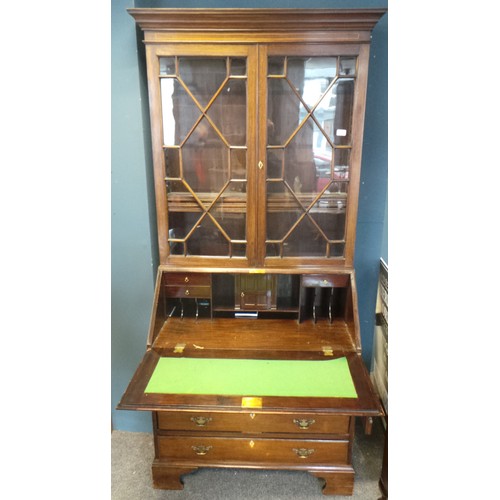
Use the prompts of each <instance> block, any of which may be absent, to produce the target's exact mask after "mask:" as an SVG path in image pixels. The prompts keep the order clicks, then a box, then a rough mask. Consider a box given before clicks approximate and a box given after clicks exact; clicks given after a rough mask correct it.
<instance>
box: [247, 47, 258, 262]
mask: <svg viewBox="0 0 500 500" xmlns="http://www.w3.org/2000/svg"><path fill="white" fill-rule="evenodd" d="M247 68H248V69H247V74H248V90H247V92H248V94H247V178H248V181H247V197H248V198H247V235H246V238H247V258H248V264H249V265H250V266H254V265H255V263H256V260H257V259H258V257H257V248H258V245H257V242H256V241H255V238H256V234H257V233H258V231H257V228H258V222H257V217H258V210H257V205H258V200H257V196H258V187H257V179H258V172H257V168H256V165H257V163H258V161H259V160H258V146H257V144H258V137H259V133H258V125H257V124H258V113H259V110H258V109H257V103H258V97H257V92H258V88H259V85H258V48H257V46H256V45H250V46H249V47H248V60H247Z"/></svg>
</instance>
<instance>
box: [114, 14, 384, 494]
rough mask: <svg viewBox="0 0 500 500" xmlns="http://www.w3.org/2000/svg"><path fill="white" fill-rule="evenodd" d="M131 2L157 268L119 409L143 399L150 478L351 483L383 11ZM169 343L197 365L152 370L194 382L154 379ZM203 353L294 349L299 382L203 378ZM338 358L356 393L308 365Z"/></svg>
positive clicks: (362, 388)
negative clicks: (312, 372)
mask: <svg viewBox="0 0 500 500" xmlns="http://www.w3.org/2000/svg"><path fill="white" fill-rule="evenodd" d="M129 12H130V14H131V15H132V16H133V17H134V18H135V20H136V22H137V23H138V25H139V26H140V27H141V29H142V30H143V31H144V43H145V47H146V59H147V71H148V85H149V99H150V103H149V104H150V115H151V131H152V142H153V161H154V177H155V195H156V209H157V221H158V242H159V250H160V266H159V269H158V277H157V284H156V290H155V298H154V303H153V312H152V317H151V325H150V331H149V336H148V341H147V350H146V354H145V356H144V359H143V361H142V363H141V365H140V366H139V367H138V369H137V371H136V373H135V375H134V377H133V379H132V381H131V382H130V385H129V387H128V388H127V390H126V392H125V394H124V395H123V397H122V400H121V402H120V404H119V408H121V409H136V410H147V411H152V412H153V429H154V439H155V453H156V457H155V460H154V463H153V482H154V485H155V486H156V487H158V488H167V489H169V488H172V489H179V488H182V482H181V479H180V476H181V475H183V474H186V473H188V472H191V471H193V470H196V468H198V467H248V468H267V469H292V470H307V471H309V472H310V473H312V474H314V475H316V476H318V477H321V478H323V479H325V480H326V484H325V487H324V489H323V492H324V493H326V494H341V495H342V494H343V495H345V494H347V495H349V494H352V488H353V484H354V470H353V467H352V462H351V455H352V444H353V438H354V420H355V417H363V416H377V415H380V414H381V412H382V409H381V406H380V403H379V400H378V398H377V397H376V395H375V394H374V392H373V388H372V385H371V382H370V378H369V376H368V374H367V370H366V368H365V366H364V363H363V361H362V358H361V343H360V331H359V318H358V306H357V293H356V280H355V273H354V269H353V257H354V243H355V241H354V240H355V232H356V216H357V201H358V189H359V178H360V164H361V146H362V138H363V124H364V110H365V96H366V86H367V74H368V59H369V44H370V32H371V30H372V28H373V27H374V25H375V24H376V22H377V21H378V19H379V18H380V17H381V16H382V15H383V14H384V12H385V11H384V10H282V9H273V10H267V9H236V10H234V9H227V10H226V9H208V10H205V9H194V10H189V9H130V11H129ZM172 359H179V360H186V361H193V360H194V361H195V363H196V362H198V363H199V373H193V371H192V370H193V369H192V368H191V371H190V372H189V373H188V372H185V373H183V372H176V373H171V372H170V373H169V372H165V373H164V374H163V375H162V377H163V380H164V379H166V380H167V382H171V381H172V380H173V379H177V378H178V379H179V380H178V382H179V384H181V386H182V384H184V383H185V384H187V383H188V381H189V383H191V384H192V385H191V386H189V387H190V388H188V389H185V390H168V389H166V390H165V391H163V392H162V390H158V389H152V385H151V384H152V381H153V379H155V380H158V379H161V377H160V375H158V373H159V370H160V368H161V366H160V365H162V364H163V362H164V361H169V360H172ZM207 359H211V360H212V362H213V363H216V362H219V361H221V360H227V361H231V360H241V361H238V362H237V363H236V370H238V365H241V366H247V365H246V364H245V362H246V361H249V360H260V361H264V360H265V361H266V364H265V367H267V366H268V365H269V366H271V367H272V368H273V369H275V368H276V369H278V371H277V372H273V373H278V375H277V376H276V379H281V378H283V379H285V378H286V376H287V374H288V373H289V372H286V371H283V372H280V371H279V370H281V367H282V366H285V365H286V366H287V369H291V370H292V371H293V370H294V368H295V367H297V366H300V367H303V366H304V365H303V364H300V365H299V364H298V363H303V362H306V365H305V368H303V375H302V374H299V378H300V379H301V380H300V383H299V384H298V385H301V386H302V382H304V384H303V385H304V387H305V388H306V389H305V391H306V392H305V393H300V394H299V393H298V392H296V391H297V387H291V388H290V393H288V392H287V387H286V383H285V386H284V389H283V388H281V389H279V390H277V392H276V393H274V392H273V390H275V389H272V390H271V389H270V390H269V391H267V390H265V389H266V387H265V386H264V389H262V388H261V389H260V391H261V392H257V393H247V392H244V391H245V390H247V389H242V392H239V390H238V388H236V389H235V388H234V386H233V388H232V389H230V390H229V392H220V393H219V392H217V390H215V389H214V391H213V392H211V391H210V384H208V387H209V388H208V389H207V388H206V380H201V378H202V377H204V373H205V372H204V371H203V368H202V360H207ZM196 360H199V361H196ZM334 360H338V361H339V362H342V363H343V362H345V363H346V365H345V366H347V367H348V369H347V378H348V381H349V383H351V384H352V387H353V388H354V390H355V391H354V396H353V395H345V394H340V393H339V395H336V394H335V393H332V394H333V395H329V396H325V395H323V393H321V391H319V389H318V387H317V386H318V385H319V383H320V382H321V381H320V380H315V379H314V378H311V377H310V376H309V370H308V367H312V366H313V365H314V366H316V367H318V366H319V367H322V366H326V365H325V362H327V361H334ZM285 361H287V362H288V363H282V362H285ZM190 366H191V365H190ZM195 366H196V365H195ZM221 366H224V365H223V364H222V365H221ZM231 366H234V364H233V365H231ZM259 366H264V365H259ZM301 369H302V368H301ZM179 370H180V369H179ZM195 371H198V369H197V368H196V369H195ZM237 373H238V372H237ZM248 373H249V372H248ZM248 373H247V372H242V373H239V374H238V376H239V377H240V378H241V382H242V384H243V385H242V387H248V385H246V384H247V382H249V380H247V378H248V377H249V376H247V375H248ZM197 375H199V378H198V379H197V378H196V376H197ZM281 375H283V377H281ZM339 377H340V375H339ZM216 378H217V377H216ZM222 378H224V377H222ZM256 378H258V377H256ZM302 379H303V380H302ZM276 381H277V382H281V380H276ZM160 382H162V380H160ZM202 382H203V384H202ZM222 382H224V381H222ZM250 382H252V380H250ZM271 382H275V380H272V381H271V380H269V386H270V387H271ZM333 382H335V381H332V383H333ZM198 383H199V385H198ZM214 383H215V382H214ZM202 385H203V386H204V389H203V390H202V389H201V386H202ZM308 388H310V389H311V392H310V394H309V393H308ZM282 389H283V390H284V391H285V392H280V391H281V390H282ZM231 391H232V392H231ZM318 391H319V392H318ZM329 394H330V393H329Z"/></svg>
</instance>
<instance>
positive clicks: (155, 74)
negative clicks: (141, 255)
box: [146, 46, 170, 264]
mask: <svg viewBox="0 0 500 500" xmlns="http://www.w3.org/2000/svg"><path fill="white" fill-rule="evenodd" d="M157 50H158V49H157V47H155V46H146V59H147V71H148V95H149V109H150V116H151V122H150V123H151V140H152V143H153V169H154V179H155V200H156V214H157V215H156V219H157V230H158V246H159V254H160V255H159V257H160V264H166V262H167V258H168V256H169V254H170V251H169V248H168V243H167V237H168V236H167V235H168V217H167V193H166V189H165V158H164V156H163V140H162V137H163V127H162V114H161V113H162V112H161V95H160V79H159V75H160V70H159V64H158V53H157Z"/></svg>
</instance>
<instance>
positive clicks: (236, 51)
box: [148, 44, 257, 266]
mask: <svg viewBox="0 0 500 500" xmlns="http://www.w3.org/2000/svg"><path fill="white" fill-rule="evenodd" d="M256 50H257V49H256V47H251V46H235V45H231V46H225V45H219V46H205V45H200V44H190V45H175V44H172V45H169V46H149V47H148V72H149V75H148V81H149V85H150V88H149V90H150V100H151V103H150V109H151V110H152V116H151V121H152V135H153V145H154V147H153V150H154V165H155V186H156V200H157V214H158V235H159V241H160V257H161V262H162V263H166V262H167V261H168V262H169V263H172V264H175V263H176V261H177V262H180V261H182V262H183V263H184V264H185V263H186V259H188V260H190V261H191V262H192V263H193V264H195V265H196V264H200V263H201V264H203V263H209V262H210V261H211V258H213V257H215V258H217V260H218V262H219V263H224V261H225V259H227V262H231V265H237V266H238V265H239V266H244V265H248V263H249V262H252V261H253V259H254V256H253V253H254V251H255V250H254V249H255V246H254V245H252V244H249V240H250V239H251V232H252V231H253V229H252V228H253V227H254V226H255V222H254V218H255V216H254V213H255V209H256V208H255V207H256V203H255V190H254V186H255V181H254V178H253V175H254V174H253V170H252V168H249V167H250V166H251V165H253V164H254V163H255V147H256V139H255V138H256V135H255V130H256V117H255V115H256V110H255V102H256V99H255V93H256Z"/></svg>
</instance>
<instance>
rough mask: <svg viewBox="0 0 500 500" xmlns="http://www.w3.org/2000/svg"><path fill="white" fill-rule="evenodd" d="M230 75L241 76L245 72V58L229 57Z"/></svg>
mask: <svg viewBox="0 0 500 500" xmlns="http://www.w3.org/2000/svg"><path fill="white" fill-rule="evenodd" d="M229 74H230V75H231V76H242V75H246V74H247V63H246V61H245V59H231V70H230V72H229Z"/></svg>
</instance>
